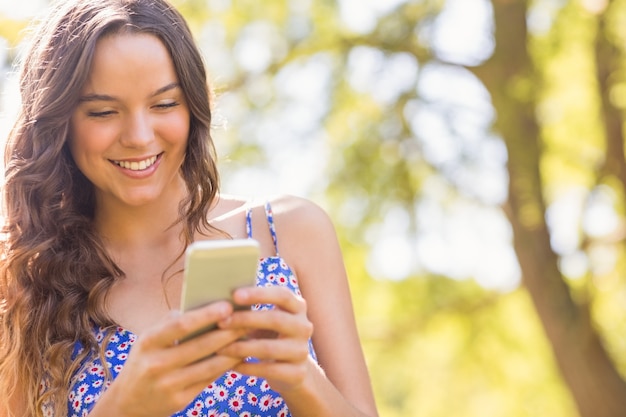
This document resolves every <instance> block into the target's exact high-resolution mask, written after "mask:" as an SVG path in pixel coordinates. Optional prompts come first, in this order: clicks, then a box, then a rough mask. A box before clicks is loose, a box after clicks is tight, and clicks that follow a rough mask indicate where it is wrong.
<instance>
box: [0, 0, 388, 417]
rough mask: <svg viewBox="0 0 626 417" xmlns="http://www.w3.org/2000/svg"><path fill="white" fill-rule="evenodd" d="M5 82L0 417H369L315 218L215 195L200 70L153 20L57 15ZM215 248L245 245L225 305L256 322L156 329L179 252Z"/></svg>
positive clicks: (120, 8) (119, 11) (109, 1)
mask: <svg viewBox="0 0 626 417" xmlns="http://www.w3.org/2000/svg"><path fill="white" fill-rule="evenodd" d="M20 82H21V84H20V87H21V97H22V103H21V109H20V110H21V111H20V113H19V116H18V120H17V122H16V124H15V126H14V128H13V130H12V131H11V133H10V137H9V139H8V143H7V148H6V154H5V162H6V180H5V187H4V201H5V213H4V214H5V227H4V234H3V243H2V256H3V260H2V263H1V264H0V416H3V417H6V416H52V415H54V416H65V415H67V416H85V415H87V414H89V416H91V417H98V416H116V417H124V416H150V417H157V416H171V415H175V416H218V415H219V416H257V415H258V416H287V415H292V416H294V417H296V416H342V417H345V416H376V415H377V412H376V407H375V404H374V400H373V396H372V392H371V389H370V383H369V377H368V374H367V370H366V366H365V363H364V359H363V354H362V351H361V348H360V345H359V341H358V336H357V332H356V329H355V322H354V317H353V312H352V306H351V300H350V295H349V289H348V285H347V279H346V274H345V269H344V266H343V261H342V258H341V254H340V250H339V247H338V243H337V239H336V236H335V232H334V230H333V227H332V225H331V223H330V221H329V219H328V217H327V216H326V214H325V213H324V212H323V211H322V210H320V209H319V208H318V207H317V206H315V205H313V204H312V203H310V202H308V201H306V200H302V199H298V198H295V197H280V198H274V199H271V200H268V201H260V202H255V201H250V200H247V199H242V198H235V197H227V196H225V195H222V194H220V193H219V190H218V173H217V170H216V165H215V155H214V150H213V143H212V141H211V137H210V124H211V109H210V105H209V96H210V94H209V90H208V87H207V82H206V75H205V69H204V66H203V62H202V59H201V56H200V54H199V52H198V49H197V48H196V46H195V45H194V43H193V40H192V36H191V33H190V31H189V29H188V27H187V25H186V23H185V21H184V20H183V18H182V17H181V16H180V14H179V13H178V12H177V11H176V10H175V9H173V8H172V6H170V5H168V4H167V3H165V2H164V1H163V0H70V1H65V2H61V3H58V4H57V5H56V6H55V7H54V8H53V9H52V13H51V15H50V16H49V17H48V18H46V19H44V20H43V21H42V23H41V27H40V29H39V30H38V32H36V33H35V35H34V36H33V41H32V44H31V46H30V48H29V49H28V50H27V51H26V54H25V56H24V57H23V60H22V66H21V78H20ZM224 238H229V239H247V238H254V239H256V240H258V241H259V242H260V245H261V251H262V258H261V260H260V266H259V271H258V278H257V280H258V282H257V286H255V287H247V288H242V289H239V290H238V291H236V292H235V293H234V301H235V302H236V303H238V304H243V305H250V306H256V307H254V308H251V309H247V310H242V311H239V310H238V311H233V309H232V306H231V305H230V304H229V303H228V302H226V301H224V302H216V303H213V304H210V305H208V306H206V307H203V308H200V309H197V310H192V311H191V312H187V313H184V314H180V313H174V312H176V311H178V307H179V305H178V303H179V301H178V300H179V298H180V293H181V284H182V270H183V253H184V251H185V249H186V247H187V246H188V245H189V243H190V242H193V241H198V240H207V239H224ZM279 249H280V252H279ZM225 279H227V278H226V277H225ZM212 324H217V329H216V330H213V331H210V332H208V333H205V334H203V335H201V336H198V337H196V338H193V339H191V340H188V341H185V342H184V343H178V341H179V340H181V339H182V338H184V337H185V336H186V335H188V334H190V333H192V332H194V331H196V330H198V329H201V328H203V327H206V326H208V325H212ZM268 335H272V336H268ZM252 358H254V359H252Z"/></svg>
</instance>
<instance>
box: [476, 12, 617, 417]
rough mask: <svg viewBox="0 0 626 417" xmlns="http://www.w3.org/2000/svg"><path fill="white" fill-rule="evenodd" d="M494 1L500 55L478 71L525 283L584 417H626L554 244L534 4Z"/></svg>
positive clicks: (612, 371) (612, 373) (611, 369)
mask: <svg viewBox="0 0 626 417" xmlns="http://www.w3.org/2000/svg"><path fill="white" fill-rule="evenodd" d="M492 3H493V10H494V18H495V25H496V32H495V37H496V50H495V52H494V54H493V56H492V58H491V59H490V60H489V61H488V62H486V63H485V64H484V65H483V66H481V67H478V68H475V69H474V72H475V73H476V74H477V76H478V77H479V78H480V79H481V80H482V81H483V83H484V84H485V86H486V87H487V89H488V90H489V92H490V93H491V96H492V101H493V104H494V106H495V108H496V113H497V121H496V124H495V128H496V129H497V131H498V133H499V134H500V135H502V137H503V139H504V141H505V143H506V146H507V150H508V155H509V161H508V173H509V196H508V201H507V206H506V211H507V214H508V216H509V220H510V222H511V225H512V227H513V232H514V242H513V243H514V247H515V251H516V253H517V257H518V260H519V263H520V267H521V270H522V275H523V284H524V286H525V288H526V289H527V290H528V292H529V293H530V295H531V298H532V300H533V303H534V306H535V309H536V311H537V314H538V316H539V318H540V321H541V323H542V325H543V328H544V330H545V334H546V336H547V338H548V340H549V342H550V344H551V346H552V349H553V353H554V357H555V360H556V363H557V365H558V367H559V369H560V371H561V375H562V376H563V379H564V381H565V383H566V384H567V386H568V387H569V389H570V391H571V393H572V395H573V398H574V401H575V403H576V405H577V407H578V410H579V412H580V415H581V417H617V416H626V383H625V382H624V380H623V379H622V378H621V376H620V375H619V373H618V372H617V370H616V368H615V366H614V364H613V362H612V360H611V358H610V357H609V356H608V354H607V352H606V350H605V349H604V347H603V344H602V341H601V339H600V337H599V335H598V333H597V331H596V329H595V327H594V325H593V323H592V320H591V318H590V313H589V309H588V307H587V306H584V305H578V304H576V302H574V300H573V298H572V296H571V294H570V291H569V287H568V285H567V284H566V282H565V281H564V279H563V276H562V275H561V273H560V271H559V269H558V257H557V255H556V254H555V253H554V251H553V250H552V248H551V246H550V235H549V231H548V228H547V225H546V222H545V202H544V199H543V194H542V180H541V174H540V168H539V163H540V160H541V141H540V138H539V134H540V132H539V126H538V123H537V119H536V117H535V112H536V107H535V105H536V99H535V96H534V91H536V90H538V89H539V88H540V84H539V82H540V80H539V77H538V76H537V74H536V72H535V71H534V68H533V64H532V62H531V59H530V57H529V55H528V52H527V47H526V42H527V30H526V13H527V2H526V1H523V0H492Z"/></svg>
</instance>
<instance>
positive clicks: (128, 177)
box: [69, 33, 190, 206]
mask: <svg viewBox="0 0 626 417" xmlns="http://www.w3.org/2000/svg"><path fill="white" fill-rule="evenodd" d="M189 123H190V113H189V108H188V106H187V102H186V100H185V96H184V94H183V91H182V89H181V87H180V85H179V82H178V77H177V75H176V71H175V70H174V64H173V62H172V59H171V57H170V55H169V53H168V51H167V49H166V48H165V46H164V45H163V43H162V42H161V41H160V40H159V39H158V38H157V37H156V36H153V35H149V34H136V33H134V34H133V33H123V34H115V35H110V36H106V37H104V38H102V39H100V40H99V41H98V43H97V45H96V50H95V55H94V58H93V62H92V66H91V71H90V72H89V77H88V80H87V82H86V83H85V85H84V86H83V88H82V90H81V94H80V101H79V104H78V107H77V108H76V110H75V111H74V113H73V114H72V118H71V134H70V139H69V146H70V151H71V153H72V157H73V158H74V161H75V162H76V165H77V166H78V168H79V169H80V170H81V171H82V173H83V174H84V175H85V176H86V177H87V178H88V179H89V180H90V181H91V182H92V183H93V185H94V186H95V190H96V201H97V204H98V205H102V204H113V205H114V206H115V205H119V204H122V205H128V206H140V205H143V204H148V203H150V202H154V201H155V200H157V199H159V198H166V199H167V198H173V197H174V196H175V195H180V187H181V184H183V183H182V180H181V177H180V167H181V164H182V162H183V159H184V157H185V149H186V145H187V139H188V135H189ZM172 193H174V194H172Z"/></svg>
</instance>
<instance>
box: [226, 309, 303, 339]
mask: <svg viewBox="0 0 626 417" xmlns="http://www.w3.org/2000/svg"><path fill="white" fill-rule="evenodd" d="M218 325H219V326H220V328H222V329H248V330H250V329H255V330H258V329H263V330H269V331H272V332H275V333H278V334H279V335H282V336H289V337H299V338H304V339H308V338H310V337H311V335H312V334H313V324H312V323H311V322H309V321H308V319H307V318H306V316H304V315H302V314H298V315H296V314H290V313H287V312H285V311H281V310H265V311H240V312H236V313H234V314H233V315H232V316H229V317H228V318H227V319H225V320H222V321H220V322H219V323H218Z"/></svg>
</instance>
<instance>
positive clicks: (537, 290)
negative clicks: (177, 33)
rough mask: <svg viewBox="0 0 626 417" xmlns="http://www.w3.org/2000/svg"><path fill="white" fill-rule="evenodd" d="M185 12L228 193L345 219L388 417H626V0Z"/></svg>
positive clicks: (255, 2)
mask: <svg viewBox="0 0 626 417" xmlns="http://www.w3.org/2000/svg"><path fill="white" fill-rule="evenodd" d="M47 4H48V2H47V1H46V0H20V1H14V0H0V91H1V95H0V97H1V99H0V134H1V136H0V137H2V139H4V138H5V137H6V134H7V132H8V130H9V129H10V126H11V118H12V117H13V115H14V110H15V109H16V108H17V103H18V102H19V95H18V91H17V86H16V77H15V74H14V73H13V71H14V70H13V67H12V65H13V64H14V62H15V59H16V57H17V56H18V55H19V51H20V41H21V40H22V39H23V37H24V35H25V33H26V32H25V29H26V27H27V26H28V24H29V22H31V21H32V20H33V19H36V18H37V16H40V15H41V13H42V11H43V10H44V8H45V7H46V5H47ZM174 4H175V5H176V6H177V7H178V8H179V9H180V10H181V11H182V12H183V14H184V15H185V16H186V17H187V19H188V20H189V23H190V24H191V26H192V29H193V31H194V33H195V35H196V38H197V41H198V42H199V44H200V46H201V48H202V50H203V53H204V56H205V60H206V63H207V66H208V68H209V72H210V75H211V82H212V85H213V88H214V89H215V93H216V97H215V106H216V112H215V130H214V138H215V141H216V145H217V147H218V151H219V155H220V166H221V169H222V175H223V189H224V191H226V192H229V193H244V194H250V195H255V196H258V197H260V198H261V197H262V196H265V195H268V194H279V193H291V194H296V195H300V196H304V197H308V198H310V199H312V200H314V201H316V202H317V203H318V204H320V205H322V206H323V207H325V208H326V209H327V210H328V211H329V213H330V214H331V216H332V217H333V219H334V220H335V225H336V228H337V231H338V234H339V237H340V240H341V244H342V247H343V250H344V255H345V261H346V266H347V269H348V272H349V275H350V284H351V288H352V292H353V297H354V304H355V310H356V315H357V320H358V325H359V332H360V335H361V339H362V342H363V347H364V350H365V354H366V357H367V361H368V364H369V368H370V371H371V375H372V381H373V385H374V390H375V394H376V398H377V402H378V405H379V409H380V415H381V417H397V416H426V417H443V416H445V417H448V416H452V415H462V416H464V417H478V416H480V417H490V416H507V417H508V416H510V417H522V416H538V415H542V416H551V417H577V416H581V417H587V416H594V417H602V416H618V415H621V416H624V415H626V383H625V382H624V375H626V355H624V352H625V351H626V312H625V309H624V306H626V279H625V277H624V273H623V271H624V266H625V265H624V264H625V263H626V253H625V251H624V249H625V245H624V237H625V236H626V205H625V200H624V195H625V190H626V158H625V153H624V121H625V113H624V111H625V109H626V1H624V0H613V1H611V0H535V1H521V0H491V1H489V0H263V1H259V0H175V1H174ZM337 343H341V341H337Z"/></svg>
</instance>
